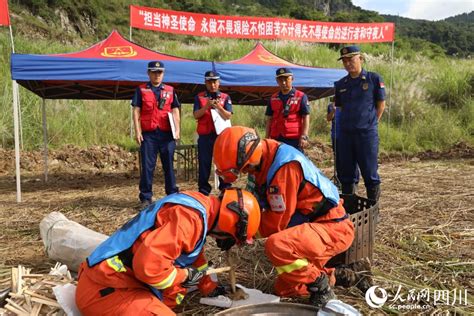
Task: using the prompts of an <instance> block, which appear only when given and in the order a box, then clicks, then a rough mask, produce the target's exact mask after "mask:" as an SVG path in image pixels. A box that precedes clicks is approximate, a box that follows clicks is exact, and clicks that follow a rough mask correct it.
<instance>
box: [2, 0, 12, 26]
mask: <svg viewBox="0 0 474 316" xmlns="http://www.w3.org/2000/svg"><path fill="white" fill-rule="evenodd" d="M2 25H7V26H8V25H10V15H9V13H8V0H0V26H2Z"/></svg>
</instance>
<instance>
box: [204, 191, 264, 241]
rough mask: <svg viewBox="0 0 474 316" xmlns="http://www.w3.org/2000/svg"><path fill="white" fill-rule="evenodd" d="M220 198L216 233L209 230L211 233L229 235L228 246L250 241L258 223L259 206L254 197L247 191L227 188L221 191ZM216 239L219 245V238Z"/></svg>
mask: <svg viewBox="0 0 474 316" xmlns="http://www.w3.org/2000/svg"><path fill="white" fill-rule="evenodd" d="M220 199H221V205H220V209H219V215H218V218H217V224H216V228H217V231H218V233H217V234H216V233H214V232H211V234H214V235H216V236H223V237H225V236H227V237H231V238H232V242H231V243H230V244H229V247H228V248H230V247H231V246H232V245H233V244H235V243H237V244H245V243H252V240H253V236H255V234H256V233H257V231H258V227H259V225H260V206H259V204H258V201H257V200H256V198H255V197H254V196H253V194H252V193H250V192H248V191H245V190H242V189H238V188H228V189H225V190H224V191H222V193H221V198H220ZM227 239H229V238H227ZM221 240H223V238H221ZM217 241H218V242H217V244H218V246H219V239H218V240H217ZM222 248H223V247H221V249H222ZM226 248H227V247H226ZM224 250H227V249H224Z"/></svg>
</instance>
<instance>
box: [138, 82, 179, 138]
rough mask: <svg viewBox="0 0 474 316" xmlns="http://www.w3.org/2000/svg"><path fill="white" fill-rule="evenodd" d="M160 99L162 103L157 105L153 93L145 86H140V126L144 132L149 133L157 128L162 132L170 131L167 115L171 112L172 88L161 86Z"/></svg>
mask: <svg viewBox="0 0 474 316" xmlns="http://www.w3.org/2000/svg"><path fill="white" fill-rule="evenodd" d="M162 85H163V89H161V95H160V98H161V100H163V101H161V102H160V103H162V104H161V105H160V104H158V102H157V100H156V96H155V93H154V92H153V90H152V89H149V88H148V87H147V84H142V85H140V92H141V94H142V108H141V112H140V125H141V127H142V130H143V131H145V132H151V131H154V130H156V129H157V128H159V129H160V130H162V131H165V132H169V131H171V125H170V121H169V118H168V113H169V112H171V104H172V103H173V99H174V90H173V87H171V86H168V85H166V84H162Z"/></svg>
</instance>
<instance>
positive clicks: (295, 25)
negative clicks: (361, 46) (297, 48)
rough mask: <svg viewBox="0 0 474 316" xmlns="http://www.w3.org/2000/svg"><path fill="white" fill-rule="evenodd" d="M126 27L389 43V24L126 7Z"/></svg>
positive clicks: (391, 26)
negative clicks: (127, 10)
mask: <svg viewBox="0 0 474 316" xmlns="http://www.w3.org/2000/svg"><path fill="white" fill-rule="evenodd" d="M130 26H132V27H135V28H140V29H146V30H152V31H159V32H166V33H174V34H185V35H194V36H208V37H229V38H251V39H286V40H298V41H307V42H326V43H368V42H370V43H373V42H392V41H393V39H394V30H395V26H394V24H393V23H332V22H317V21H305V20H292V19H283V18H265V17H244V16H224V15H213V14H199V13H189V12H183V11H172V10H163V9H155V8H148V7H140V6H134V5H131V6H130Z"/></svg>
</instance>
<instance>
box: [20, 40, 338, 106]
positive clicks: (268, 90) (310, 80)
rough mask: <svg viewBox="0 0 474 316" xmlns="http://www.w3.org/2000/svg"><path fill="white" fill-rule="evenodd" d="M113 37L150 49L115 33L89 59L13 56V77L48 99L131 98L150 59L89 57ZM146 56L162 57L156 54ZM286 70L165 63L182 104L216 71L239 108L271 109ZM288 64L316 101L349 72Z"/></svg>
mask: <svg viewBox="0 0 474 316" xmlns="http://www.w3.org/2000/svg"><path fill="white" fill-rule="evenodd" d="M112 38H113V39H114V40H115V41H117V40H120V41H122V45H124V46H120V47H125V48H128V49H129V51H126V52H127V53H130V51H133V49H132V46H126V45H134V46H133V48H134V49H135V50H140V49H141V50H142V51H143V50H145V48H142V47H140V46H138V45H136V44H134V43H132V42H129V41H127V40H125V39H124V38H123V37H121V36H120V35H119V34H118V33H117V32H115V31H114V32H113V33H111V35H110V36H109V38H108V39H106V40H104V41H103V42H100V43H98V44H96V45H94V46H92V47H91V48H90V49H89V50H86V51H84V52H88V53H87V54H88V55H87V56H86V57H84V58H83V57H81V56H82V55H81V54H82V52H79V53H73V54H63V55H24V54H13V55H12V58H11V72H12V78H13V79H14V80H16V81H17V82H18V83H19V84H20V85H22V86H23V87H25V88H27V89H29V90H31V91H33V92H34V93H36V94H37V95H39V96H41V97H42V98H45V99H131V97H132V95H133V92H134V90H135V88H136V86H137V85H138V84H140V83H142V82H145V81H147V80H148V76H147V73H146V66H147V63H148V62H149V61H150V59H138V58H139V56H140V54H138V55H134V58H133V59H125V58H104V57H101V58H90V57H89V56H90V54H93V53H95V54H96V55H94V56H98V57H100V56H101V55H100V54H97V53H96V52H99V51H106V50H107V49H110V48H114V49H115V48H116V47H111V46H112V45H110V46H107V45H106V41H107V40H109V39H112ZM259 45H261V44H259ZM104 46H106V47H105V48H104ZM261 47H262V46H260V48H261ZM91 51H92V53H91ZM109 51H110V50H108V51H107V52H109ZM114 52H115V51H114ZM122 52H123V50H122ZM145 53H147V54H159V53H157V52H154V51H151V50H147V51H145ZM267 53H268V52H267ZM71 56H72V57H71ZM161 56H165V57H168V58H175V57H174V56H169V55H163V54H162V55H161ZM273 56H274V55H273ZM148 58H150V56H148ZM280 60H281V59H280ZM288 64H289V63H288ZM281 66H282V65H277V64H275V65H274V66H273V65H272V66H267V65H257V64H242V63H241V64H237V63H233V62H219V63H217V62H216V63H215V62H209V61H195V60H185V59H182V60H165V67H166V71H165V77H164V82H165V83H167V84H170V85H173V86H174V87H175V89H176V91H177V93H178V96H179V99H180V100H181V102H183V103H192V102H193V100H194V96H195V94H196V93H198V92H199V91H202V90H203V89H204V78H203V77H204V72H206V71H207V70H214V71H217V72H219V73H220V74H221V90H222V91H224V92H227V93H229V94H230V95H231V98H232V100H233V103H234V104H243V105H265V104H266V102H267V100H268V98H269V97H270V95H271V94H272V93H274V92H275V91H277V90H278V88H277V84H276V81H275V71H276V69H277V68H279V67H281ZM285 66H286V67H288V68H290V69H292V71H293V73H294V86H295V87H296V88H298V89H300V90H302V91H304V92H305V93H306V94H307V95H308V98H309V99H310V100H314V99H318V98H322V97H326V96H329V95H331V94H333V85H334V81H336V80H338V79H340V78H341V77H343V76H344V75H345V74H346V72H345V71H344V70H342V69H323V68H313V67H305V66H300V65H295V64H289V65H285Z"/></svg>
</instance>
